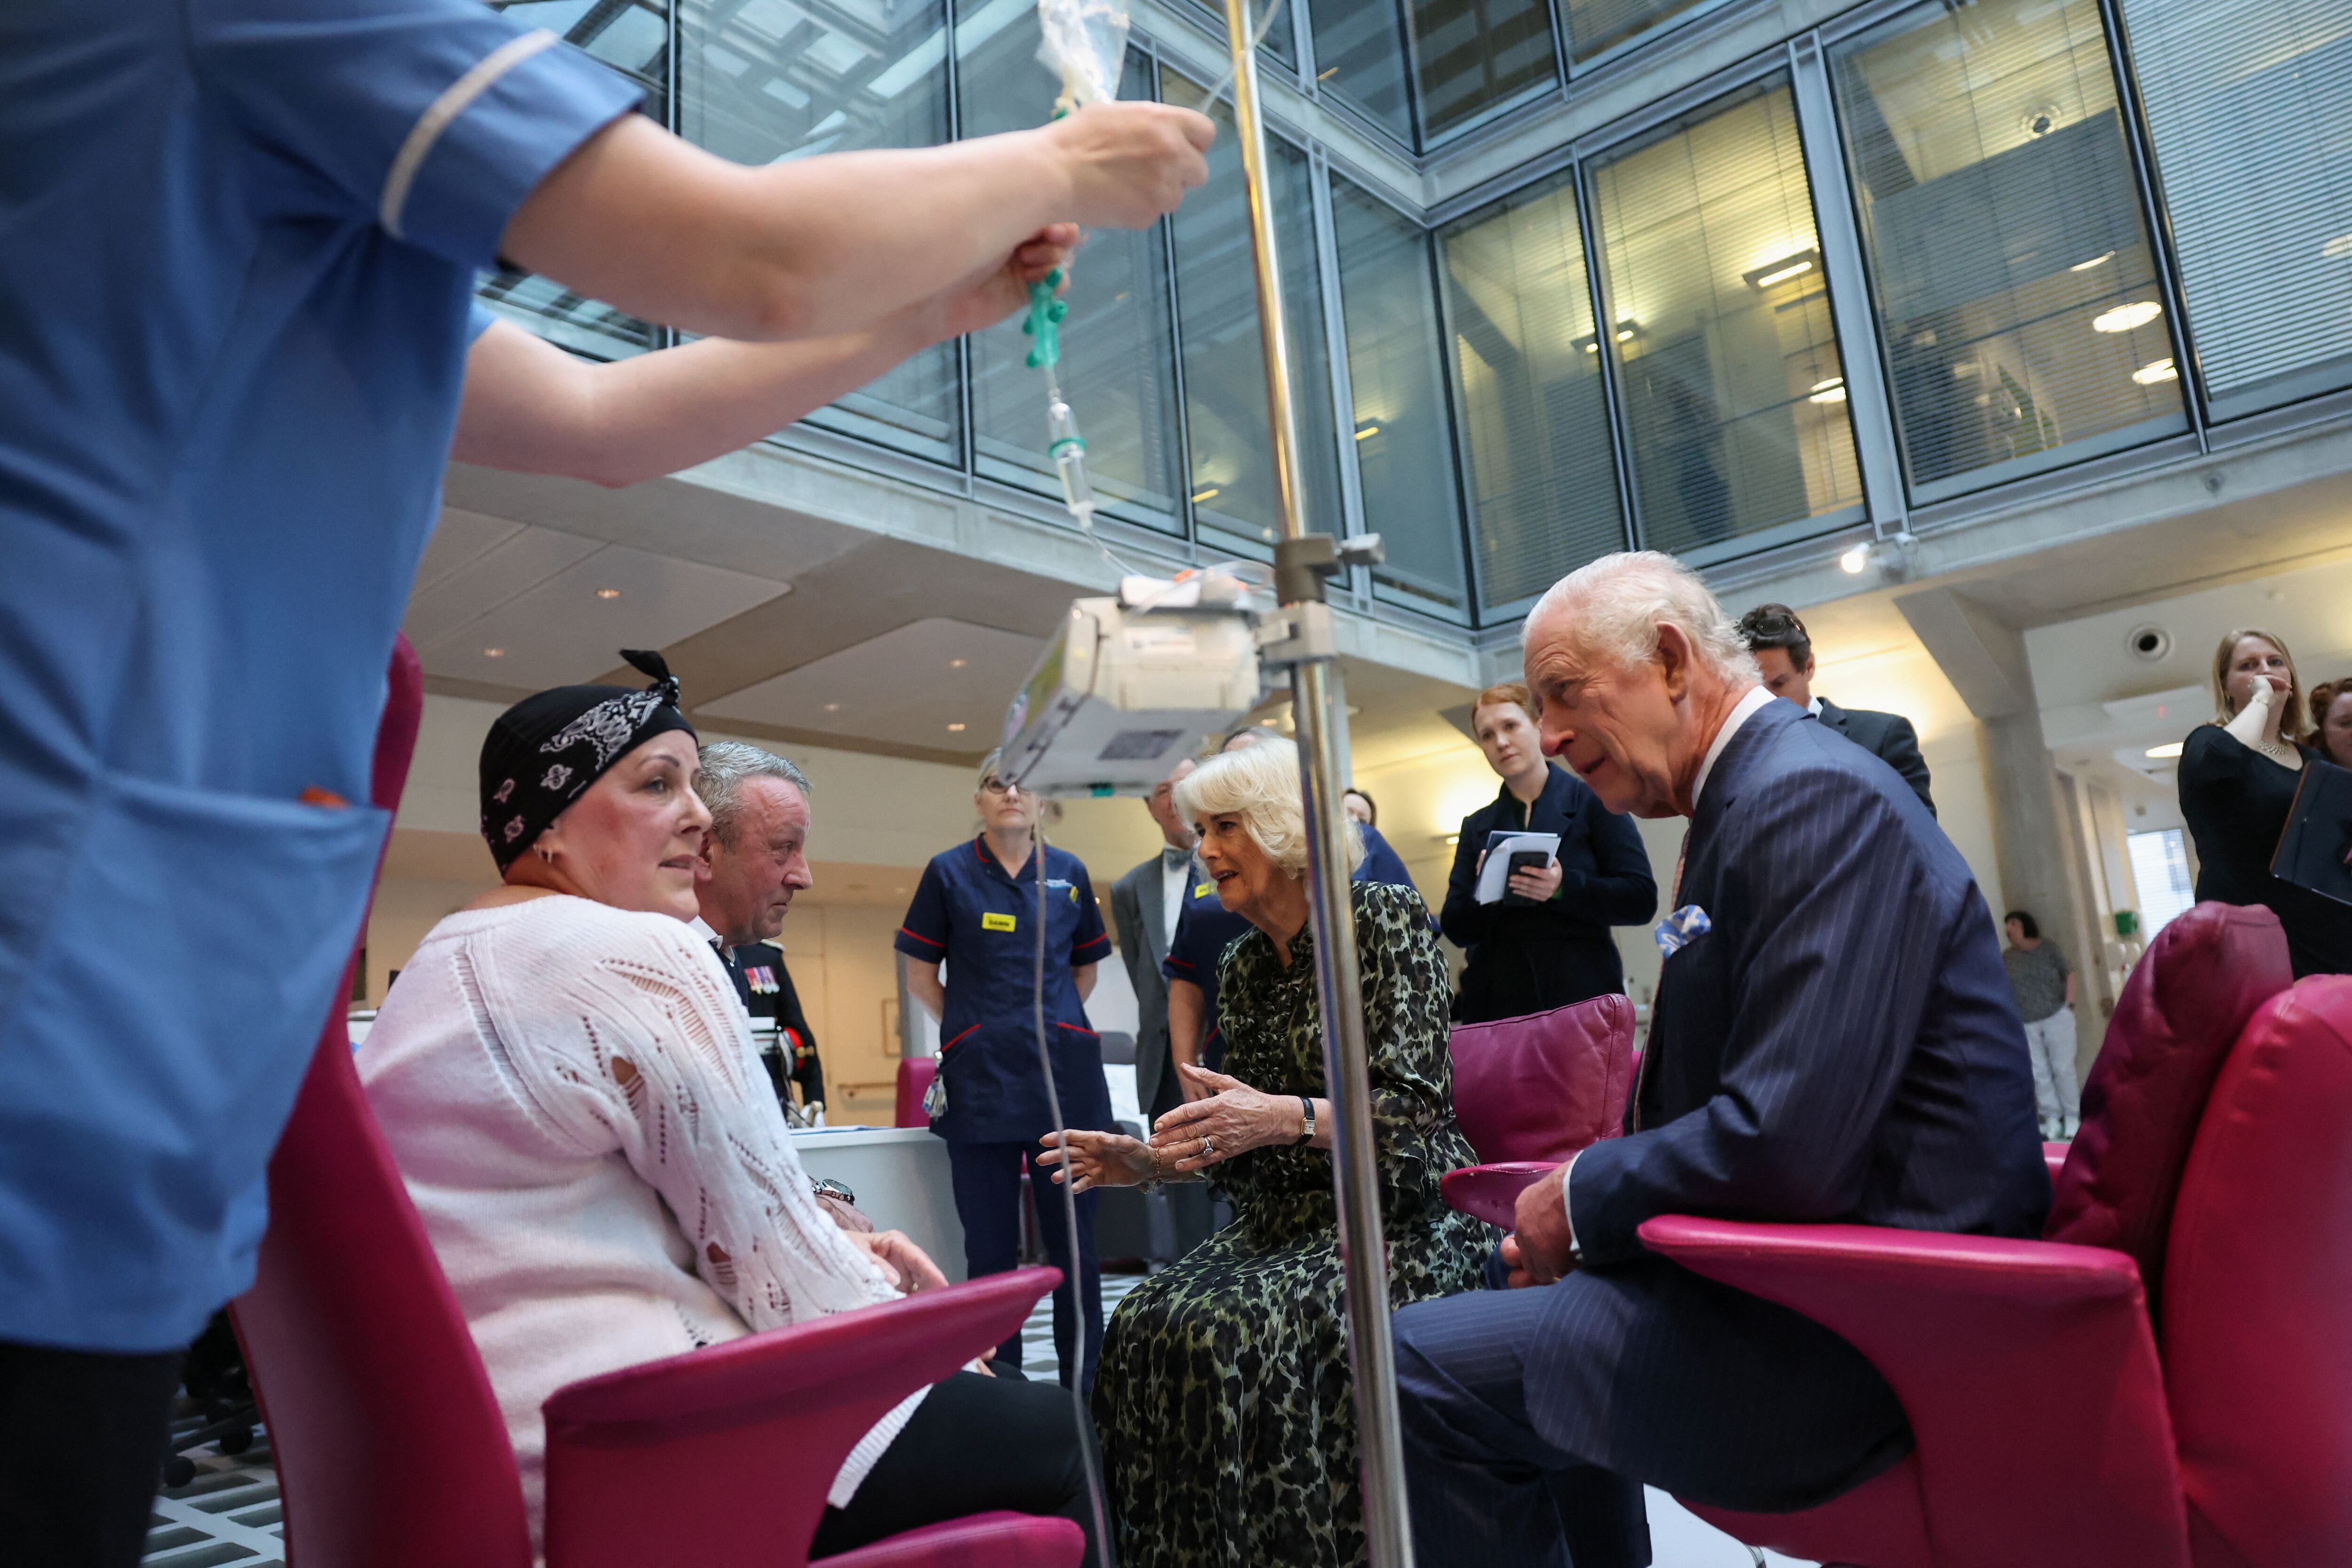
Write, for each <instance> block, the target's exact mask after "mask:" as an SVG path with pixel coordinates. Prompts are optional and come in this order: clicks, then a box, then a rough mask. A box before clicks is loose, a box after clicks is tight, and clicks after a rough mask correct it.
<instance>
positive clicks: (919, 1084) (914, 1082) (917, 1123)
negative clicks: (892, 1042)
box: [891, 1056, 940, 1127]
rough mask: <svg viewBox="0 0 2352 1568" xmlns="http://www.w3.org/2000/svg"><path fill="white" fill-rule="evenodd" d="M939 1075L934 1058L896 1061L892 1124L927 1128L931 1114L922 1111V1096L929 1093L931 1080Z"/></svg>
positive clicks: (917, 1057)
mask: <svg viewBox="0 0 2352 1568" xmlns="http://www.w3.org/2000/svg"><path fill="white" fill-rule="evenodd" d="M939 1073H940V1059H939V1058H938V1057H936V1056H902V1057H900V1058H899V1059H898V1104H897V1106H896V1107H895V1110H896V1112H897V1114H896V1115H894V1116H893V1117H892V1118H891V1122H892V1124H893V1125H895V1126H900V1127H928V1126H929V1125H930V1124H931V1113H929V1111H926V1110H924V1109H923V1096H924V1095H926V1094H928V1093H929V1092H931V1080H932V1079H934V1078H936V1077H938V1076H939Z"/></svg>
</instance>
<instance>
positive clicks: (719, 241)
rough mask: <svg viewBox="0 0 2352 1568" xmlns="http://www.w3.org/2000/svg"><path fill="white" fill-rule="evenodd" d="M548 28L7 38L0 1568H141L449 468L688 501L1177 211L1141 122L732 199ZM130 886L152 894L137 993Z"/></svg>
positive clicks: (796, 169) (281, 1098) (260, 1207)
mask: <svg viewBox="0 0 2352 1568" xmlns="http://www.w3.org/2000/svg"><path fill="white" fill-rule="evenodd" d="M547 9H548V8H547V7H545V6H532V5H516V6H513V7H511V8H510V9H507V10H504V11H499V10H494V9H492V8H491V7H489V6H488V5H481V4H478V3H477V0H190V3H187V4H163V3H161V0H124V3H115V4H105V5H89V4H86V3H85V0H9V3H8V4H6V5H0V60H5V61H6V62H7V71H8V81H9V89H8V90H7V91H6V92H5V94H0V171H5V175H0V179H5V183H6V190H7V194H6V197H5V204H0V206H5V214H6V216H5V219H0V223H5V225H6V233H7V235H8V238H7V242H6V243H5V244H0V342H5V344H6V348H5V350H0V539H5V541H6V553H7V570H5V572H0V736H5V737H6V738H5V742H0V1064H5V1073H6V1078H7V1082H8V1085H9V1089H8V1092H7V1094H6V1095H5V1097H0V1539H5V1541H6V1542H7V1550H8V1551H9V1552H12V1553H14V1554H17V1555H20V1556H22V1557H23V1558H25V1559H26V1560H27V1561H37V1562H41V1563H48V1564H80V1563H108V1564H127V1563H134V1562H136V1561H137V1560H138V1558H139V1556H140V1554H141V1553H142V1551H143V1550H144V1545H145V1542H146V1535H147V1526H148V1519H149V1510H148V1504H149V1501H150V1500H151V1499H152V1495H153V1490H154V1482H155V1476H156V1471H157V1469H158V1468H159V1465H160V1461H161V1458H162V1450H163V1441H164V1437H165V1429H166V1422H165V1413H166V1410H167V1408H168V1406H169V1402H170V1399H171V1396H172V1392H173V1385H174V1384H175V1382H176V1380H177V1376H178V1367H179V1360H180V1355H181V1353H182V1350H183V1348H184V1346H185V1345H186V1344H187V1343H188V1342H189V1341H190V1340H191V1339H193V1338H194V1337H195V1335H196V1333H197V1332H198V1331H199V1330H200V1329H201V1328H202V1327H203V1326H204V1324H205V1321H206V1320H207V1319H208V1318H209V1317H210V1316H211V1314H212V1312H214V1310H215V1309H216V1308H217V1307H219V1306H220V1305H221V1303H223V1302H224V1301H227V1300H228V1299H229V1298H230V1297H232V1296H235V1295H237V1294H238V1293H240V1292H242V1291H244V1290H245V1289H246V1288H247V1285H248V1284H249V1283H250V1282H251V1281H252V1279H253V1274H254V1267H255V1258H256V1255H257V1249H258V1247H259V1245H260V1240H261V1236H262V1232H263V1229H264V1228H265V1225H266V1223H267V1219H268V1205H267V1201H266V1187H265V1173H266V1167H267V1165H268V1159H269V1155H270V1151H271V1149H272V1148H273V1147H274V1146H275V1145H276V1143H277V1140H278V1134H279V1132H280V1130H281V1129H282V1128H283V1127H284V1125H285V1124H286V1119H287V1117H288V1115H289V1113H290V1112H291V1109H292V1106H293V1104H294V1100H295V1094H296V1091H297V1089H298V1088H299V1084H300V1082H301V1079H302V1075H303V1071H304V1070H305V1068H306V1067H307V1066H308V1064H309V1063H310V1059H311V1055H312V1051H313V1050H314V1049H315V1047H316V1045H317V1043H318V1038H319V1030H320V1025H321V1023H322V1022H323V1020H324V1019H326V1017H327V1016H328V1010H329V1009H330V1008H331V1007H332V1006H334V1005H335V1004H336V1001H337V998H336V987H337V981H338V980H339V978H340V977H341V976H342V974H343V971H344V967H345V965H346V964H347V963H348V961H349V959H350V957H351V955H352V946H353V944H354V941H355V939H356V937H357V935H358V932H359V929H360V925H361V924H362V912H363V910H364V909H365V906H366V904H367V899H368V890H369V887H370V884H371V880H372V878H373V875H374V873H375V871H376V868H377V865H378V862H379V860H380V858H381V854H382V851H383V842H384V835H385V831H386V829H387V821H386V818H385V815H384V813H383V812H381V811H378V810H373V808H371V807H370V805H369V804H368V800H369V791H370V778H371V758H372V757H373V747H374V742H375V738H376V729H377V722H378V718H379V716H380V715H381V714H382V712H383V702H384V692H385V683H384V670H385V666H386V664H387V663H388V661H389V659H390V657H391V654H392V650H393V643H394V637H395V636H396V635H397V634H398V632H399V628H400V622H401V614H402V608H403V606H404V604H405V603H406V601H407V599H408V596H409V591H410V588H411V585H412V583H413V582H414V580H415V574H416V569H417V563H418V561H419V559H420V558H421V557H422V555H423V553H424V550H425V540H426V538H427V537H428V535H429V534H430V533H431V531H432V529H433V527H434V524H435V521H436V518H437V517H439V516H440V496H439V489H440V483H441V477H442V474H443V471H444V469H445V466H446V463H447V461H448V460H449V458H450V456H451V455H452V453H453V450H454V452H455V455H457V457H459V458H461V459H463V460H464V461H467V462H469V463H475V464H479V465H486V466H490V467H498V468H506V469H515V470H520V471H525V472H530V473H542V474H561V475H570V476H576V477H580V478H584V479H589V480H592V481H594V482H597V483H602V484H606V485H620V484H627V483H630V482H632V481H634V480H635V479H639V478H649V477H652V476H656V475H659V474H663V473H667V472H669V471H670V470H672V469H675V468H678V467H683V466H686V465H689V464H692V463H698V462H700V461H703V460H704V459H705V458H708V457H711V456H715V455H719V454H720V453H722V452H726V451H729V450H731V449H733V448H734V447H736V446H740V445H742V444H745V443H746V442H749V441H751V440H755V439H758V438H759V437H761V436H764V435H767V434H771V433H772V432H774V431H776V430H778V429H781V428H782V426H783V425H784V424H786V423H790V422H791V421H792V420H793V419H795V418H797V417H799V415H800V414H801V413H805V412H807V411H808V410H810V409H812V408H815V407H818V406H821V405H823V404H824V403H825V402H829V401H830V400H832V399H833V398H835V397H836V396H838V395H839V394H840V393H841V392H845V391H848V390H850V389H852V388H855V387H857V386H861V385H864V384H865V383H866V382H870V381H872V380H873V379H874V378H875V377H876V376H877V375H880V374H881V373H883V372H884V371H887V370H888V369H889V368H890V367H891V366H892V365H894V364H896V363H897V362H898V361H901V360H903V359H904V358H906V357H907V356H908V355H909V354H912V353H914V352H916V351H918V350H920V349H922V348H924V347H925V346H926V345H928V344H930V343H935V342H940V341H943V340H951V339H953V338H954V337H956V336H957V335H959V334H961V333H965V332H970V331H975V330H978V329H981V328H982V327H985V326H987V325H989V324H991V323H992V322H994V321H997V320H1000V319H1003V317H1004V316H1006V315H1008V314H1009V313H1011V312H1012V311H1013V310H1015V309H1017V308H1020V307H1021V305H1022V304H1023V303H1024V300H1025V298H1026V296H1027V291H1028V287H1029V285H1030V283H1031V282H1032V281H1033V280H1034V279H1038V278H1042V277H1045V276H1046V274H1047V273H1048V271H1049V270H1050V269H1051V268H1052V267H1054V266H1055V263H1056V262H1057V261H1058V260H1060V259H1061V258H1062V256H1064V255H1065V254H1066V252H1067V250H1068V248H1069V247H1070V246H1072V245H1074V244H1075V243H1076V239H1077V234H1078V230H1077V227H1076V225H1081V224H1097V225H1122V226H1126V227H1129V228H1142V227H1146V226H1149V225H1151V224H1152V223H1154V222H1156V221H1157V220H1158V219H1159V218H1160V215H1161V214H1165V213H1167V212H1170V211H1171V210H1173V209H1174V208H1175V206H1176V205H1177V204H1178V203H1179V202H1180V201H1181V198H1182V195H1183V193H1184V191H1185V190H1186V189H1187V188H1188V187H1190V186H1194V185H1198V184H1199V183H1202V181H1203V180H1205V179H1206V178H1207V176H1208V170H1207V166H1206V164H1205V162H1203V160H1202V155H1201V154H1202V150H1203V149H1205V148H1206V147H1207V146H1208V145H1209V142H1210V141H1211V139H1212V138H1213V136H1214V134H1215V129H1214V126H1213V123H1212V122H1211V121H1210V120H1207V119H1206V118H1204V117H1202V116H1201V115H1199V114H1196V113H1193V112H1192V110H1185V109H1180V108H1177V107H1174V106H1172V105H1165V104H1157V103H1120V104H1097V105H1094V106H1091V107H1088V108H1087V109H1083V110H1079V111H1078V112H1077V113H1076V114H1073V115H1070V116H1068V117H1067V118H1066V119H1063V120H1057V121H1055V123H1053V124H1052V125H1050V126H1043V127H1039V128H1037V129H1035V130H1032V131H1016V132H1013V133H1010V134H1007V135H1002V136H989V137H978V138H973V139H971V140H968V141H959V142H956V143H954V144H952V145H950V146H945V147H934V148H922V149H904V150H898V149H893V150H876V151H867V152H845V153H838V154H830V155H824V156H818V157H810V158H800V159H793V160H791V161H788V162H779V163H774V164H771V165H768V166H765V167H759V168H746V167H742V166H740V165H737V164H734V163H730V162H727V161H725V160H724V159H721V158H719V157H717V156H715V155H713V154H711V153H709V152H705V151H702V150H700V149H698V148H696V147H693V146H691V145H690V144H688V142H687V141H684V140H683V139H682V138H680V137H677V136H675V135H672V134H670V133H669V132H667V131H664V130H663V129H662V128H661V127H660V125H658V124H657V123H656V121H655V120H652V119H650V118H648V117H646V115H643V114H639V113H634V112H632V110H633V109H634V107H635V105H636V103H637V100H638V99H639V98H640V96H641V93H640V90H639V89H638V88H637V87H636V86H635V85H634V84H633V83H631V82H630V81H629V80H627V79H626V78H624V77H622V76H621V75H619V74H618V73H616V72H614V71H613V70H612V69H610V68H606V67H605V66H604V65H603V64H602V63H600V62H598V61H596V60H594V59H593V58H591V57H589V56H588V55H587V54H585V53H583V51H582V50H580V49H578V48H575V47H570V46H568V45H564V44H562V42H561V41H560V39H559V37H558V36H557V34H556V33H555V32H553V31H551V30H549V29H548V28H547V27H545V26H538V25H535V24H537V23H538V22H539V21H540V20H541V14H542V13H544V12H545V11H546V10H547ZM577 14H578V12H577V10H576V8H574V9H573V11H572V13H571V15H573V16H576V15H577ZM502 261H506V262H511V263H512V264H513V265H514V266H516V267H520V268H526V269H528V270H530V271H531V272H534V273H537V274H540V275H541V276H542V277H545V278H547V279H548V280H550V282H551V284H554V285H556V286H557V287H561V288H563V289H567V290H572V291H575V292H576V294H577V295H578V296H581V297H586V298H594V299H597V300H600V301H603V302H605V303H607V304H609V305H611V306H613V307H614V308H616V309H618V310H621V311H625V312H627V313H629V314H631V315H634V316H636V317H640V318H643V319H646V320H649V321H657V322H660V323H663V324H664V325H666V326H668V327H672V328H677V329H680V330H682V331H684V332H687V333H688V334H694V335H699V336H701V337H702V338H703V339H704V340H703V341H698V342H695V343H691V344H688V345H686V346H684V347H681V348H677V349H673V350H664V351H662V352H659V353H648V354H644V355H639V356H635V357H633V358H632V359H630V360H629V361H627V362H625V363H615V364H610V365H590V364H587V363H585V362H583V361H581V360H578V359H575V358H574V357H572V356H571V355H568V354H565V353H563V352H562V351H561V350H556V349H554V348H552V347H551V346H550V345H548V344H546V343H544V342H541V341H538V340H535V339H533V338H532V337H531V336H530V334H529V333H527V332H523V331H521V330H520V329H516V328H514V327H512V326H509V325H494V324H493V323H492V320H491V319H490V317H489V316H488V315H487V314H486V313H485V312H483V311H482V310H481V308H479V307H478V305H477V304H476V303H475V300H474V294H475V287H476V284H477V281H478V278H479V277H480V274H481V273H482V272H483V271H485V270H487V269H488V268H490V267H494V266H497V265H499V263H500V262H502ZM730 340H733V341H730ZM122 860H129V861H132V862H137V863H138V864H139V865H140V866H141V867H142V873H141V874H142V876H143V877H144V878H145V879H146V880H147V881H148V882H149V883H152V885H153V887H154V888H155V890H156V892H157V894H158V895H159V896H158V897H157V899H156V901H155V903H154V905H153V907H152V909H151V910H150V911H149V912H148V915H147V916H146V918H145V919H144V921H143V923H142V943H141V952H142V959H141V962H140V963H139V964H138V965H137V966H136V967H135V972H124V970H123V967H122V966H121V963H120V961H119V957H118V955H119V953H120V949H121V900H120V896H119V893H118V891H117V886H118V881H119V879H118V878H117V877H116V876H115V874H114V872H113V869H112V868H113V867H114V865H115V862H118V861H122ZM34 1476H38V1477H39V1478H40V1479H39V1480H38V1482H37V1483H28V1481H27V1480H26V1478H30V1477H34Z"/></svg>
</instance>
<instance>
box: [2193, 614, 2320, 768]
mask: <svg viewBox="0 0 2352 1568" xmlns="http://www.w3.org/2000/svg"><path fill="white" fill-rule="evenodd" d="M2249 637H2260V638H2261V639H2262V640H2263V642H2265V643H2269V644H2270V645H2271V646H2272V647H2273V648H2276V649H2277V650H2278V651H2279V653H2280V654H2281V655H2282V656H2283V657H2284V659H2285V660H2286V697H2285V699H2284V701H2283V702H2282V703H2281V704H2280V705H2279V737H2280V738H2281V739H2283V740H2301V739H2303V738H2304V737H2305V728H2304V719H2305V713H2304V701H2303V677H2302V676H2301V675H2299V674H2295V669H2294V649H2292V648H2290V647H2288V646H2287V645H2286V639H2285V638H2284V637H2282V636H2280V635H2279V634H2278V633H2277V632H2265V631H2263V629H2262V628H2261V627H2259V626H2241V627H2239V628H2238V629H2237V630H2236V631H2234V632H2225V633H2224V634H2223V635H2222V638H2221V646H2220V647H2218V648H2216V649H2214V650H2213V722H2214V723H2216V724H2227V723H2229V722H2230V721H2231V719H2233V718H2235V717H2237V716H2238V708H2237V705H2236V704H2234V703H2232V702H2231V700H2230V664H2231V660H2233V659H2235V658H2236V657H2237V655H2238V644H2239V643H2242V642H2244V641H2245V640H2246V639H2247V638H2249Z"/></svg>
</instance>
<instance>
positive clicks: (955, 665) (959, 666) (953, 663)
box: [948, 659, 971, 670]
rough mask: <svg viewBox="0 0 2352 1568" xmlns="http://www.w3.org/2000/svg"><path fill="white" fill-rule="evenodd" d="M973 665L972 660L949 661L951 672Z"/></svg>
mask: <svg viewBox="0 0 2352 1568" xmlns="http://www.w3.org/2000/svg"><path fill="white" fill-rule="evenodd" d="M966 664H971V660H970V659H950V660H949V661H948V668H949V669H950V670H961V669H962V668H963V667H964V666H965V665H966Z"/></svg>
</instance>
